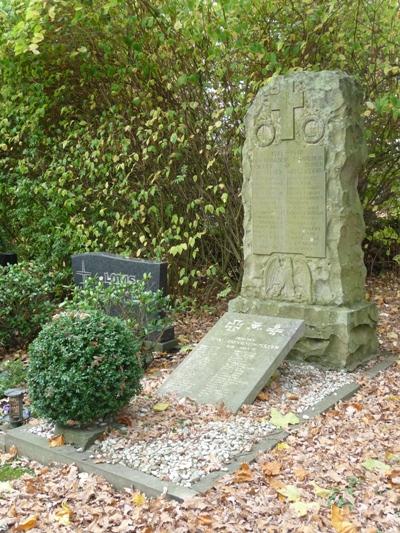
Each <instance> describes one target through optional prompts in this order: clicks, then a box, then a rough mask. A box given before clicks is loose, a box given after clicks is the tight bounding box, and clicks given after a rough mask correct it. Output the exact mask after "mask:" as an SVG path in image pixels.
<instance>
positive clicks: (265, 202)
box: [252, 141, 326, 257]
mask: <svg viewBox="0 0 400 533" xmlns="http://www.w3.org/2000/svg"><path fill="white" fill-rule="evenodd" d="M252 208H253V213H252V216H253V252H254V253H255V254H261V255H263V254H271V253H274V252H280V253H295V254H303V255H304V256H306V257H325V240H326V191H325V161H324V147H323V146H321V145H309V146H299V145H298V144H297V143H295V142H289V143H288V142H287V141H286V142H283V143H281V144H279V145H276V146H275V145H274V146H270V147H267V148H255V149H254V157H253V182H252Z"/></svg>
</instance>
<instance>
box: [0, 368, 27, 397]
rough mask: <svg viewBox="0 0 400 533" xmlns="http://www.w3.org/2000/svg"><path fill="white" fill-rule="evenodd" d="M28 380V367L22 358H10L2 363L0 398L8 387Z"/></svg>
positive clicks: (0, 369) (0, 370)
mask: <svg viewBox="0 0 400 533" xmlns="http://www.w3.org/2000/svg"><path fill="white" fill-rule="evenodd" d="M25 382H26V367H25V365H24V363H23V362H22V360H21V359H14V360H12V359H10V360H8V361H4V362H3V363H0V398H1V397H2V396H4V392H5V391H6V390H7V389H11V388H13V387H17V386H18V385H23V384H24V383H25Z"/></svg>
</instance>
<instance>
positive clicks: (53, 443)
mask: <svg viewBox="0 0 400 533" xmlns="http://www.w3.org/2000/svg"><path fill="white" fill-rule="evenodd" d="M48 441H49V446H50V448H58V447H59V446H64V444H65V439H64V435H54V437H51V438H50V439H48Z"/></svg>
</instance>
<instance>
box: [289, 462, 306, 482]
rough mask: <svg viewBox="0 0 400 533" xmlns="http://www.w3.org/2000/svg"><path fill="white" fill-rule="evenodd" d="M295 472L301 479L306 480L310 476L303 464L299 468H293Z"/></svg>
mask: <svg viewBox="0 0 400 533" xmlns="http://www.w3.org/2000/svg"><path fill="white" fill-rule="evenodd" d="M293 474H294V475H295V476H296V478H297V479H298V480H299V481H304V480H305V479H306V477H307V476H308V472H307V470H304V468H302V467H301V466H299V467H298V468H293Z"/></svg>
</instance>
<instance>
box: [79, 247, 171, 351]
mask: <svg viewBox="0 0 400 533" xmlns="http://www.w3.org/2000/svg"><path fill="white" fill-rule="evenodd" d="M71 261H72V270H73V274H74V282H75V284H76V285H80V286H82V285H83V283H84V281H85V280H86V279H87V278H89V277H92V276H97V277H98V278H101V279H102V281H103V283H104V284H105V285H109V284H110V283H112V282H113V281H141V280H142V279H143V277H144V276H145V275H146V274H150V279H149V280H148V281H147V286H148V289H149V290H152V291H154V292H156V291H158V290H160V291H162V293H163V294H164V295H167V293H168V287H167V269H168V263H166V262H162V261H148V260H144V259H131V258H128V257H122V256H120V255H114V254H108V253H103V252H92V253H85V254H78V255H73V256H72V258H71ZM156 337H157V335H152V336H151V340H154V339H155V338H156ZM156 344H157V346H156V349H157V350H160V351H168V350H170V349H173V348H176V346H177V341H176V339H175V333H174V328H173V327H169V328H166V329H165V331H164V332H163V333H162V335H161V337H160V338H159V339H158V340H157V343H156Z"/></svg>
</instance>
